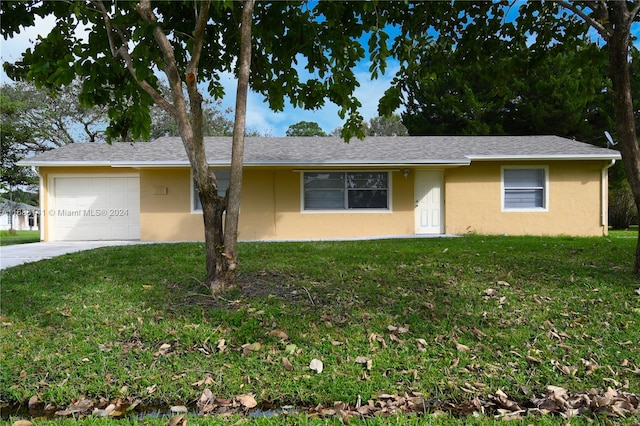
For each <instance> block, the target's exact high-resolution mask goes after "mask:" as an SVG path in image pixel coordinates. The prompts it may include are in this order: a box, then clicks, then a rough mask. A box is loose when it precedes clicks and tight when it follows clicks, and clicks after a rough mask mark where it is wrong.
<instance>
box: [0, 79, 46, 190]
mask: <svg viewBox="0 0 640 426" xmlns="http://www.w3.org/2000/svg"><path fill="white" fill-rule="evenodd" d="M24 109H25V102H24V100H23V99H15V98H13V97H11V96H9V94H7V93H6V92H4V91H2V92H0V117H1V122H0V159H1V166H2V168H1V170H0V190H2V191H7V192H12V191H13V190H14V189H16V188H17V187H20V186H22V187H25V186H26V187H33V186H34V185H37V183H38V180H37V178H36V177H35V175H34V174H33V172H32V171H31V169H29V168H28V167H20V166H17V165H16V163H17V162H18V161H19V160H21V159H22V158H24V157H25V156H26V155H27V153H28V152H29V149H28V148H27V146H26V144H25V143H26V142H28V141H30V140H32V139H33V137H34V136H33V133H34V129H33V128H32V127H30V126H29V125H28V124H27V123H24V122H23V121H22V120H21V117H22V116H23V114H24Z"/></svg>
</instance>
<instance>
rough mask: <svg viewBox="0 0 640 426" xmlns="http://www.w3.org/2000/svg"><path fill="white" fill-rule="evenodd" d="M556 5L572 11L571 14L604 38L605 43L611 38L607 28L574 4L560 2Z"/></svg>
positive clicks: (563, 0)
mask: <svg viewBox="0 0 640 426" xmlns="http://www.w3.org/2000/svg"><path fill="white" fill-rule="evenodd" d="M558 4H559V5H560V6H562V7H564V8H566V9H569V10H570V11H572V12H573V13H575V14H576V15H578V16H579V17H581V18H582V19H584V21H585V22H586V23H587V24H589V25H591V26H592V27H593V28H595V30H596V31H598V33H599V34H600V35H601V36H602V38H604V39H605V40H606V41H609V38H611V36H612V33H611V32H610V31H609V30H608V29H607V27H605V26H604V25H602V24H601V23H600V22H598V21H596V20H595V19H593V18H592V17H591V16H589V15H587V14H586V13H584V11H583V10H582V9H580V8H578V7H576V6H575V5H574V4H571V3H569V2H568V1H565V0H562V1H559V2H558Z"/></svg>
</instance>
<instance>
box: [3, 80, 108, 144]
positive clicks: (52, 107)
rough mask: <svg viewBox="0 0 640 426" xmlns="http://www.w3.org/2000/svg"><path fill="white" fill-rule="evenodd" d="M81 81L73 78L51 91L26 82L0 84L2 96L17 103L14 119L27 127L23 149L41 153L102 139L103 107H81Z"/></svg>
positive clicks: (104, 114)
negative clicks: (68, 82) (26, 137)
mask: <svg viewBox="0 0 640 426" xmlns="http://www.w3.org/2000/svg"><path fill="white" fill-rule="evenodd" d="M81 84H82V83H81V82H80V81H78V80H75V81H72V82H71V83H70V84H69V85H68V86H63V87H62V88H61V89H60V90H58V91H55V92H51V91H49V90H47V89H44V88H43V89H38V88H37V87H36V86H35V85H34V84H33V83H32V82H29V81H17V82H14V83H12V84H3V85H1V86H0V92H1V93H2V96H3V97H5V98H6V99H7V100H8V101H9V102H16V103H19V104H20V114H18V115H17V116H16V117H15V120H17V121H18V122H20V123H21V125H22V126H25V127H27V128H29V129H31V135H30V136H31V137H30V138H28V139H24V140H23V141H21V143H22V145H23V146H24V148H25V149H26V150H27V151H29V152H44V151H48V150H50V149H52V148H56V147H60V146H64V145H67V144H70V143H77V142H104V141H105V140H106V138H105V135H104V129H105V128H106V126H107V121H108V117H107V113H106V109H105V108H104V107H102V106H94V107H85V106H82V105H81V104H80V101H79V96H80V94H81Z"/></svg>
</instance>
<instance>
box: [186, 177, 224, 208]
mask: <svg viewBox="0 0 640 426" xmlns="http://www.w3.org/2000/svg"><path fill="white" fill-rule="evenodd" d="M213 173H215V175H216V179H217V180H218V195H219V196H221V197H224V195H225V194H226V193H227V188H229V181H230V180H231V170H228V169H227V170H213ZM191 187H192V188H193V190H192V191H191V194H192V198H193V203H192V206H193V210H194V211H202V204H200V196H199V195H198V190H197V189H196V186H195V185H194V184H193V179H192V180H191Z"/></svg>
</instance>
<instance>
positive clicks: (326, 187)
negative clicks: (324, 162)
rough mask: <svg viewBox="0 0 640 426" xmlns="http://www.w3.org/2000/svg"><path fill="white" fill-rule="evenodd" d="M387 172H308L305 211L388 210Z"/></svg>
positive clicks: (305, 179) (305, 183)
mask: <svg viewBox="0 0 640 426" xmlns="http://www.w3.org/2000/svg"><path fill="white" fill-rule="evenodd" d="M388 186H389V184H388V173H387V172H305V173H304V209H305V210H346V209H387V208H388V207H389V202H388Z"/></svg>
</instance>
